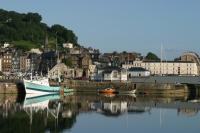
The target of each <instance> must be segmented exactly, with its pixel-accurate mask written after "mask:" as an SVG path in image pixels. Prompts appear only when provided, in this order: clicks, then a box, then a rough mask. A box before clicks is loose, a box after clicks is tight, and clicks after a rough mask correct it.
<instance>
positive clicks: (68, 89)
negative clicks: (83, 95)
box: [64, 86, 74, 93]
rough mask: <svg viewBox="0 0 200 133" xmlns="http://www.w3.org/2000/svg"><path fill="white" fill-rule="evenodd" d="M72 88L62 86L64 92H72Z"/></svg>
mask: <svg viewBox="0 0 200 133" xmlns="http://www.w3.org/2000/svg"><path fill="white" fill-rule="evenodd" d="M73 91H74V89H70V88H69V87H68V86H64V93H69V92H73Z"/></svg>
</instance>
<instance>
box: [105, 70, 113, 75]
mask: <svg viewBox="0 0 200 133" xmlns="http://www.w3.org/2000/svg"><path fill="white" fill-rule="evenodd" d="M112 71H113V70H105V71H104V73H109V74H110V73H112Z"/></svg>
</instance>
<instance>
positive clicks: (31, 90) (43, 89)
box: [24, 80, 60, 94]
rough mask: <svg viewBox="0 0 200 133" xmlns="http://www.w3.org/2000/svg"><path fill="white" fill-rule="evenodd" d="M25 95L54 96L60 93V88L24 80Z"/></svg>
mask: <svg viewBox="0 0 200 133" xmlns="http://www.w3.org/2000/svg"><path fill="white" fill-rule="evenodd" d="M24 87H25V90H26V94H35V93H37V94H54V93H59V92H60V87H59V86H56V87H53V86H48V85H45V84H41V83H39V82H32V81H28V80H24Z"/></svg>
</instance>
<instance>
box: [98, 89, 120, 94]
mask: <svg viewBox="0 0 200 133" xmlns="http://www.w3.org/2000/svg"><path fill="white" fill-rule="evenodd" d="M98 92H99V93H115V92H117V91H116V90H115V89H112V88H106V89H104V90H98Z"/></svg>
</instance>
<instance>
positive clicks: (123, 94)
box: [118, 93, 136, 97]
mask: <svg viewBox="0 0 200 133" xmlns="http://www.w3.org/2000/svg"><path fill="white" fill-rule="evenodd" d="M118 95H119V96H130V97H136V95H135V93H119V94H118Z"/></svg>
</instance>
